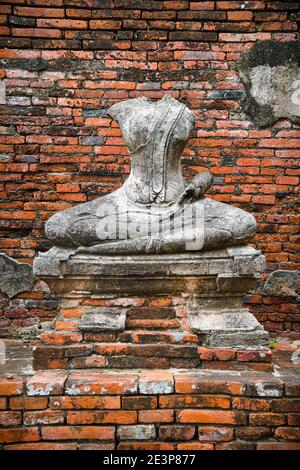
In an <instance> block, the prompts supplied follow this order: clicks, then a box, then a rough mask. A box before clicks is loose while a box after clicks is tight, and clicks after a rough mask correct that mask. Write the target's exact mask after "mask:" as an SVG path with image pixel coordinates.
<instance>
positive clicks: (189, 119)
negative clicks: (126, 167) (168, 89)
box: [108, 95, 194, 204]
mask: <svg viewBox="0 0 300 470" xmlns="http://www.w3.org/2000/svg"><path fill="white" fill-rule="evenodd" d="M108 114H109V115H110V116H111V117H113V118H114V119H116V120H117V121H118V122H119V124H120V128H121V130H122V135H123V138H124V140H125V143H126V145H127V146H128V149H129V153H130V155H131V172H130V176H129V178H128V179H127V181H126V182H125V184H124V188H125V191H126V194H127V196H128V198H129V199H130V200H132V201H133V202H136V203H140V204H153V203H154V204H170V203H172V202H174V201H175V200H176V199H177V198H178V197H179V195H180V194H181V193H182V192H183V190H184V188H185V185H186V183H185V181H184V179H183V177H182V174H181V166H180V155H181V152H182V150H183V149H184V147H185V144H186V142H187V140H188V137H189V134H190V131H191V128H192V126H193V122H194V117H193V114H192V113H191V111H190V110H189V109H188V108H187V107H186V106H185V105H184V104H182V103H179V102H178V101H176V100H175V99H173V98H171V97H170V96H169V95H165V97H164V98H163V99H162V100H160V101H158V102H156V103H153V102H152V101H150V100H148V99H147V98H144V97H143V98H137V99H132V100H128V101H123V102H120V103H117V104H115V105H113V106H112V107H111V108H110V109H109V111H108ZM175 128H176V133H174V132H173V131H174V129H175Z"/></svg>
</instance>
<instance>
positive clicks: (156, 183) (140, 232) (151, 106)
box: [46, 95, 256, 254]
mask: <svg viewBox="0 0 300 470" xmlns="http://www.w3.org/2000/svg"><path fill="white" fill-rule="evenodd" d="M108 114H109V115H110V116H111V117H112V118H114V119H116V120H117V121H118V123H119V125H120V128H121V132H122V136H123V139H124V141H125V143H126V145H127V146H128V149H129V153H130V155H131V172H130V175H129V177H128V178H127V180H126V181H125V183H124V184H123V186H121V188H119V189H118V190H116V191H114V192H113V193H111V194H108V195H106V196H103V197H100V198H98V199H95V200H93V201H90V202H87V203H84V204H79V205H78V206H75V207H72V208H70V209H67V210H64V211H61V212H58V213H57V214H55V215H54V216H52V217H51V218H50V219H49V220H48V222H47V224H46V234H47V236H48V237H49V238H50V240H52V241H53V242H54V243H55V244H56V245H61V246H79V247H80V250H84V251H94V252H99V253H107V254H119V253H120V254H123V253H124V254H126V253H128V254H130V253H151V252H155V253H159V252H162V253H163V252H182V251H188V250H189V249H190V248H188V247H187V244H186V241H187V238H189V239H193V238H195V236H197V233H196V232H197V230H198V231H199V226H198V228H197V227H196V228H195V226H194V224H193V222H194V218H195V215H193V214H195V211H194V210H196V211H197V210H198V212H199V210H200V212H201V213H202V215H203V219H202V232H203V237H202V238H203V240H202V243H201V246H200V247H198V249H202V250H203V249H211V248H219V247H220V248H221V247H224V246H228V245H237V244H242V243H246V242H247V241H248V240H249V239H250V238H251V237H252V236H253V235H254V233H255V228H256V224H255V219H254V218H253V217H252V216H251V215H250V214H248V213H247V212H245V211H243V210H241V209H239V208H236V207H232V206H228V205H227V204H223V203H221V202H218V201H214V200H212V199H209V198H206V197H204V193H205V191H206V190H207V189H208V188H209V187H210V186H211V184H212V176H211V174H210V173H200V174H198V175H196V176H195V177H194V178H193V180H192V181H190V182H186V181H185V180H184V178H183V176H182V173H181V167H180V156H181V153H182V151H183V149H184V147H185V145H186V142H187V140H188V138H189V134H190V132H191V129H192V127H193V122H194V117H193V114H192V112H191V111H190V110H189V109H188V108H187V107H186V106H185V105H184V104H183V103H180V102H179V101H177V100H175V99H174V98H172V97H170V96H168V95H166V96H164V98H162V99H161V100H159V101H157V102H156V103H154V102H152V101H150V100H149V99H147V98H144V97H142V98H135V99H131V100H127V101H123V102H120V103H116V104H114V105H113V106H112V107H111V108H110V109H109V110H108ZM186 207H189V208H191V209H192V211H191V212H190V215H189V217H188V218H185V221H184V224H185V227H184V228H186V229H187V230H186V231H185V232H183V231H182V227H181V229H178V230H177V229H174V230H173V231H172V234H170V232H168V233H167V231H164V229H160V228H159V229H158V228H157V229H156V228H155V227H156V226H157V227H158V226H159V224H161V218H164V217H169V216H171V217H174V216H176V215H178V214H181V213H182V211H183V208H186ZM193 211H194V212H193ZM116 214H117V220H118V224H119V226H120V225H121V229H122V228H123V227H122V226H124V224H125V222H124V219H123V216H124V214H126V224H130V223H131V224H132V223H135V224H138V225H139V227H138V229H137V230H135V231H134V234H133V235H132V236H131V237H129V239H128V238H126V237H125V239H124V237H123V238H122V237H120V234H119V228H120V227H119V228H118V230H115V229H114V228H113V229H112V225H113V223H112V216H114V217H115V216H116ZM115 220H116V218H115V219H114V222H115ZM149 222H150V223H151V230H150V228H149ZM108 227H110V228H108ZM153 227H154V231H153ZM192 227H193V228H192ZM107 230H108V231H109V230H110V236H109V237H108V238H107V237H106V235H107ZM189 246H190V245H189ZM194 249H196V248H194Z"/></svg>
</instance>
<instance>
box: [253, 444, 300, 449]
mask: <svg viewBox="0 0 300 470" xmlns="http://www.w3.org/2000/svg"><path fill="white" fill-rule="evenodd" d="M257 450H300V443H299V444H297V443H296V442H258V443H257Z"/></svg>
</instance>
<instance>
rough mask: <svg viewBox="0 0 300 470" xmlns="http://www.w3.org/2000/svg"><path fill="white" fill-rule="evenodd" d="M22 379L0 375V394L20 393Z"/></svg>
mask: <svg viewBox="0 0 300 470" xmlns="http://www.w3.org/2000/svg"><path fill="white" fill-rule="evenodd" d="M22 391H23V380H22V379H21V377H16V376H13V377H12V378H6V377H0V395H21V393H22Z"/></svg>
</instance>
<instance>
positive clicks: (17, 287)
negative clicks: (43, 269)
mask: <svg viewBox="0 0 300 470" xmlns="http://www.w3.org/2000/svg"><path fill="white" fill-rule="evenodd" d="M33 285H34V276H33V273H32V266H31V265H30V264H28V263H19V262H18V261H15V260H14V259H12V258H10V257H9V256H6V255H5V254H3V253H0V291H1V292H3V293H4V294H6V295H7V296H8V297H9V298H12V297H14V296H15V295H17V294H19V293H20V292H24V291H28V290H31V289H32V288H33Z"/></svg>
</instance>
